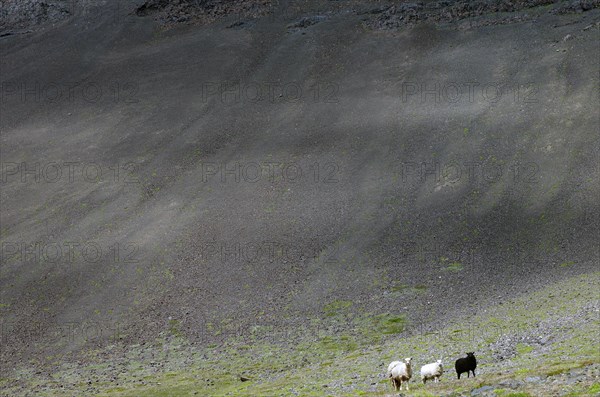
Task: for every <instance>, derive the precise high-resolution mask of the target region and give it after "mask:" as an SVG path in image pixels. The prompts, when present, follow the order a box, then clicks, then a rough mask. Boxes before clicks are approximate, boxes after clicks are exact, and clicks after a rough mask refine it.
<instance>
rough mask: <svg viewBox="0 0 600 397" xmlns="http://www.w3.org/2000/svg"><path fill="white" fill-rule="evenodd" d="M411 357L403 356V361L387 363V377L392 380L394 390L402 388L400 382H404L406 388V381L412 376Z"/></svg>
mask: <svg viewBox="0 0 600 397" xmlns="http://www.w3.org/2000/svg"><path fill="white" fill-rule="evenodd" d="M411 361H412V357H408V358H405V359H404V361H393V362H392V363H391V364H390V365H388V378H390V381H391V382H392V386H393V387H394V390H396V391H399V390H402V383H403V382H404V383H406V390H408V381H409V380H410V378H411V377H412V366H411Z"/></svg>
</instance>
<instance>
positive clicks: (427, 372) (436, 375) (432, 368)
mask: <svg viewBox="0 0 600 397" xmlns="http://www.w3.org/2000/svg"><path fill="white" fill-rule="evenodd" d="M443 373H444V367H443V366H442V360H437V361H436V362H435V363H431V364H425V365H423V366H422V367H421V380H422V381H423V384H425V383H426V382H427V381H428V380H430V379H433V381H434V382H436V383H437V382H439V381H440V377H441V376H442V374H443Z"/></svg>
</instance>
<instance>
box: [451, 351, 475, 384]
mask: <svg viewBox="0 0 600 397" xmlns="http://www.w3.org/2000/svg"><path fill="white" fill-rule="evenodd" d="M454 368H456V375H457V376H458V379H460V374H462V373H463V372H466V373H467V377H471V374H470V373H469V371H471V372H473V377H475V368H477V359H475V353H473V352H471V353H467V357H463V358H459V359H458V360H456V363H455V364H454Z"/></svg>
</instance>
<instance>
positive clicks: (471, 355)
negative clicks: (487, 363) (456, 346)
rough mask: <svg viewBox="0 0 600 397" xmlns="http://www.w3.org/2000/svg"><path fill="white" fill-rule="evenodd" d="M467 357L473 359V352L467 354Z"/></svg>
mask: <svg viewBox="0 0 600 397" xmlns="http://www.w3.org/2000/svg"><path fill="white" fill-rule="evenodd" d="M467 357H473V358H475V352H470V353H467Z"/></svg>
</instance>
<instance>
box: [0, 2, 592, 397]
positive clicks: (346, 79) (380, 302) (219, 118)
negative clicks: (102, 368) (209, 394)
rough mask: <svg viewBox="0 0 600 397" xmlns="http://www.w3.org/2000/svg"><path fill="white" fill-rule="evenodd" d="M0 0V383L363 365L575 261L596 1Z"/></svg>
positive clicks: (526, 290)
mask: <svg viewBox="0 0 600 397" xmlns="http://www.w3.org/2000/svg"><path fill="white" fill-rule="evenodd" d="M1 4H2V8H1V9H0V31H1V32H3V33H2V35H3V37H1V38H0V71H1V74H0V87H1V91H2V92H1V97H0V130H1V131H2V135H1V138H0V144H1V146H0V156H1V161H0V162H1V165H2V167H1V170H0V171H1V175H0V176H1V179H0V184H1V189H0V199H1V200H0V210H1V219H0V221H1V222H0V223H1V224H0V240H1V241H0V243H1V247H2V252H1V255H2V258H1V259H2V264H1V267H0V315H1V320H2V349H1V352H0V355H1V358H2V363H3V365H2V379H3V381H2V382H3V383H0V385H2V386H3V387H4V386H6V387H7V388H8V387H10V388H13V387H22V388H20V389H11V390H19V392H23V393H26V392H27V390H29V389H28V388H30V387H31V384H29V385H28V386H23V379H25V378H26V377H27V376H28V375H27V374H32V373H33V374H35V373H36V372H38V371H49V372H48V373H53V371H59V370H60V371H63V370H65V365H66V366H70V365H76V364H75V363H77V365H83V366H85V365H87V364H88V363H91V362H96V361H94V360H96V359H98V358H102V357H104V358H105V360H106V361H105V362H111V363H114V362H121V361H120V360H125V361H126V362H128V361H127V360H126V359H125V358H124V357H125V353H124V352H125V351H127V350H128V349H129V348H130V347H132V346H137V347H136V348H135V349H140V350H139V354H141V355H144V357H146V358H148V357H162V356H161V354H162V353H161V351H162V350H161V349H162V347H163V346H167V345H168V346H171V345H170V344H171V343H176V344H182V346H184V345H185V346H186V347H185V349H189V350H187V351H186V354H185V355H184V356H185V359H183V358H182V359H181V361H178V363H179V364H169V365H180V364H181V363H182V362H185V360H196V359H198V356H197V355H198V354H208V353H204V350H199V349H204V348H206V347H207V346H217V347H218V349H221V350H219V353H218V354H217V353H215V354H216V355H215V356H214V360H215V361H211V362H212V363H213V364H214V365H215V367H216V368H220V367H223V366H224V365H225V364H224V363H223V362H222V361H221V360H222V358H223V357H224V356H223V355H220V354H221V353H223V352H226V353H232V352H231V349H233V350H236V349H238V348H239V349H242V350H244V349H246V348H244V347H241V346H250V347H252V346H263V345H262V344H263V343H266V342H267V341H268V343H269V349H270V350H269V351H277V349H284V350H285V351H287V352H288V353H289V352H293V350H289V349H290V348H291V347H292V346H303V344H304V343H309V342H310V343H312V342H314V341H321V342H320V343H323V344H324V346H337V344H338V343H341V344H342V345H343V346H345V347H343V348H342V349H341V351H343V352H348V351H350V350H352V349H350V347H354V348H355V349H367V350H369V351H371V353H372V356H370V357H371V358H370V360H372V361H369V366H367V365H365V367H364V369H361V371H360V372H359V373H360V374H363V375H364V376H365V377H367V376H368V377H373V378H369V381H370V382H375V380H372V379H375V378H377V376H378V373H377V372H375V373H371V372H369V371H372V367H370V365H371V364H374V363H375V362H376V360H380V361H381V357H384V358H385V359H387V358H391V356H390V357H387V356H385V355H383V353H382V352H383V351H384V350H385V349H388V347H389V346H391V345H389V344H390V343H391V344H393V343H396V342H395V341H397V340H398V339H399V338H400V339H403V338H404V337H405V335H406V333H407V332H414V330H415V329H424V330H426V331H427V330H430V329H435V328H436V327H442V328H444V329H446V328H447V327H451V324H453V323H454V322H455V321H456V320H457V319H469V318H472V319H478V318H483V317H485V315H486V313H488V312H489V311H490V310H495V309H493V308H497V307H498V306H499V305H501V304H502V303H503V302H506V301H510V300H514V299H521V300H523V299H525V300H526V299H527V297H529V296H533V297H535V296H536V295H531V294H536V293H538V292H539V291H543V290H544V289H545V288H551V287H550V286H553V285H556V283H559V282H561V281H562V280H566V279H571V278H576V277H579V276H581V277H584V278H585V275H590V274H593V273H592V272H594V271H595V270H597V268H598V263H599V261H600V252H599V249H598V244H597V241H598V237H599V231H600V219H599V215H600V214H599V208H598V200H597V198H598V197H599V196H600V183H599V182H598V181H599V180H600V178H599V177H600V169H599V166H598V164H599V163H598V159H599V154H600V145H599V140H598V127H599V121H600V120H599V114H598V110H597V109H598V106H597V105H598V92H599V91H598V87H599V76H598V67H599V64H598V62H599V56H600V54H599V47H598V34H599V28H600V24H599V21H600V9H599V8H598V7H599V6H598V2H596V1H577V2H572V1H569V2H566V1H554V2H551V1H508V2H507V1H505V2H498V1H495V0H489V1H479V2H473V1H459V2H444V1H423V2H403V1H380V2H361V1H326V0H319V1H307V2H295V1H282V0H280V1H277V2H275V1H249V0H248V1H246V0H239V1H237V0H236V1H231V2H226V1H216V0H214V1H213V0H210V1H192V0H178V1H175V0H173V1H167V0H160V1H159V0H148V1H144V0H124V1H118V2H116V1H108V0H107V1H100V2H91V1H84V0H81V1H72V2H61V1H58V0H57V1H50V0H46V1H42V0H37V1H34V0H30V1H23V2H13V1H10V0H8V1H3V2H2V3H1ZM65 4H68V6H66V5H65ZM65 7H66V8H65ZM61 10H62V11H61ZM590 277H591V276H590ZM588 297H589V298H590V300H593V296H588ZM532 299H533V298H532ZM563 304H564V305H567V306H568V302H567V301H564V302H563ZM590 305H592V304H591V303H590ZM594 307H596V306H593V305H592V306H585V307H584V306H582V308H579V309H577V310H580V311H581V313H584V314H581V316H582V317H581V318H582V319H583V318H585V319H586V321H583V320H582V321H581V323H582V324H586V323H587V319H588V317H585V316H588V315H589V313H592V314H593V313H594V312H593V310H595V309H594ZM562 309H564V308H563V307H562V306H561V310H562ZM590 310H591V311H590ZM566 312H569V310H566ZM577 313H579V311H577V312H573V313H569V315H574V316H578V315H579V314H577ZM540 316H541V314H540ZM498 318H499V321H503V320H502V318H501V317H498ZM534 319H535V318H534ZM537 320H539V321H538V322H542V321H543V320H544V318H542V317H540V318H538V319H537ZM530 325H531V327H533V326H534V325H533V324H530ZM540 326H541V327H543V325H540ZM305 327H308V330H307V329H306V328H305ZM315 329H316V331H315ZM311 330H312V331H311ZM373 331H374V332H373ZM557 332H558V331H556V332H555V331H552V333H553V334H556V333H557ZM544 335H545V333H544V332H542V331H540V333H539V336H540V337H542V338H543V337H544ZM342 336H343V337H344V338H345V339H343V340H338V339H336V338H341V337H342ZM534 336H535V335H533V334H532V335H529V337H534ZM520 337H521V336H519V338H520ZM523 337H527V335H526V336H523ZM331 338H334V339H333V340H331ZM489 338H490V340H489V341H486V343H483V342H481V343H479V342H478V344H477V346H478V347H479V348H480V349H486V350H484V351H485V353H482V354H485V355H486V356H485V357H486V360H488V361H487V362H488V365H490V367H489V368H496V361H501V360H500V357H504V358H506V359H511V360H512V359H513V356H506V355H507V354H513V353H514V351H517V350H518V349H517V346H518V343H524V342H517V344H516V345H515V344H514V343H513V342H514V340H513V339H512V338H511V341H505V340H502V339H501V338H494V339H493V340H492V336H489ZM519 340H520V339H519ZM174 341H175V342H174ZM232 341H234V342H232ZM231 343H234V344H233V345H232V344H231ZM328 343H332V344H333V345H328ZM494 343H496V344H497V346H499V347H498V351H496V350H493V349H492V348H491V347H490V345H493V344H494ZM573 343H575V342H573ZM347 345H349V346H350V347H348V346H347ZM140 346H142V347H140ZM143 346H146V347H147V348H148V350H144V349H146V347H143ZM228 346H229V347H228ZM231 346H234V347H231ZM502 346H506V349H504V348H503V347H502ZM563 347H564V349H567V347H565V346H563ZM447 348H448V355H449V356H450V355H453V354H458V353H460V352H461V351H460V350H458V351H455V350H453V349H454V347H452V346H448V347H447ZM465 348H466V346H465ZM107 349H108V350H107ZM111 349H112V350H111ZM185 349H184V350H185ZM228 349H229V350H228ZM286 349H287V350H286ZM373 349H375V350H373ZM377 349H384V350H381V351H380V352H379V353H382V354H381V355H379V356H378V355H377V354H376V352H377ZM515 349H517V350H515ZM326 350H327V349H326ZM338 350H340V349H337V348H333V350H332V351H334V352H338ZM504 350H506V352H505V351H504ZM584 350H585V349H584ZM136 351H137V350H136ZM249 351H253V350H251V349H250V350H249ZM328 351H329V350H328ZM352 351H354V350H352ZM357 351H358V350H357ZM386 351H387V350H386ZM200 352H203V353H200ZM253 352H255V353H256V354H257V357H262V358H263V360H268V359H269V357H270V355H269V354H270V353H265V351H262V350H261V351H258V352H256V351H253ZM482 352H483V351H482ZM238 353H239V354H242V353H243V351H240V352H237V353H236V354H238ZM564 353H565V355H567V356H568V357H569V356H570V354H572V355H573V356H574V357H575V356H577V357H579V356H585V357H584V358H582V359H581V360H580V361H582V362H583V361H585V362H586V363H587V364H585V365H583V364H582V366H581V368H583V369H581V371H584V372H585V373H586V374H587V373H588V372H586V371H588V365H594V364H595V363H597V362H598V360H596V359H595V358H593V357H592V358H590V355H589V354H587V353H585V354H579V353H577V352H575V351H571V352H569V351H568V350H566V351H565V352H564ZM223 354H224V353H223ZM290 354H291V353H290ZM336 354H337V353H336ZM344 354H345V353H344ZM431 354H434V352H433V351H432V352H431ZM242 355H243V354H242ZM193 357H195V358H193ZM200 357H203V356H200ZM207 357H209V356H207ZM211 357H212V356H211ZM282 357H283V356H282ZM319 357H320V358H319ZM335 357H337V356H335V355H334V356H327V357H321V356H318V355H317V356H315V357H312V358H310V357H307V358H306V359H307V360H309V361H310V362H311V363H312V364H315V365H316V363H317V361H318V360H320V359H322V360H324V361H328V360H332V359H334V358H335ZM553 357H554V356H553ZM146 358H144V360H142V359H141V358H140V360H139V361H140V362H144V363H146V362H148V363H147V365H149V366H152V368H154V369H156V371H157V373H163V372H168V368H167V367H166V366H167V364H160V363H162V362H163V361H161V360H162V359H159V358H148V360H146ZM351 358H352V357H350V358H348V357H346V358H345V359H344V360H346V359H351ZM426 358H427V354H426V352H422V359H423V360H425V359H426ZM132 360H133V359H132ZM136 360H137V359H136ZM311 360H317V361H311ZM380 361H377V364H376V365H379V364H380ZM542 361H543V360H542ZM542 361H540V362H539V367H540V368H542V367H544V365H545V364H544V362H542ZM588 361H590V362H588ZM150 362H154V364H150ZM164 362H165V363H166V361H164ZM244 362H245V363H246V361H244ZM345 362H346V361H345ZM347 362H350V361H347ZM321 363H322V362H321ZM381 363H383V361H381ZM312 364H311V365H312ZM144 365H146V364H144ZM161 365H165V367H160V366H161ZM254 365H256V366H257V367H256V368H257V371H258V373H260V368H262V367H261V365H262V364H260V363H254ZM297 365H300V363H295V364H294V366H297ZM302 365H304V364H302ZM155 367H156V368H155ZM159 367H160V368H159ZM276 367H277V366H276ZM501 367H502V366H501V365H500V366H499V367H498V368H501ZM73 368H75V367H73ZM277 368H279V367H277ZM285 368H287V367H285ZM306 368H308V369H310V370H311V371H312V370H317V369H318V368H320V367H314V366H308V367H306ZM344 368H345V367H344ZM590 368H591V369H589V371H592V372H593V371H596V369H594V368H596V367H590ZM146 369H148V368H146ZM154 369H153V371H154ZM279 369H281V368H279ZM288 369H289V368H288ZM78 371H80V372H78V373H79V374H80V375H81V376H84V375H83V374H84V373H86V372H85V370H84V369H82V368H79V369H78ZM161 371H162V372H161ZM540 371H541V370H540ZM538 372H539V371H538ZM43 373H46V372H43ZM308 373H310V372H307V373H306V374H308ZM590 373H591V372H590ZM594 373H595V372H594ZM24 374H25V375H24ZM363 375H361V376H363ZM505 375H506V376H507V377H510V373H507V374H505ZM86 376H87V375H86ZM252 376H254V377H256V376H258V375H256V373H253V374H252ZM265 376H266V375H265ZM269 376H271V375H269ZM303 376H304V375H303ZM333 376H334V377H338V376H339V377H341V378H343V379H346V377H345V375H342V374H340V373H337V372H336V373H335V374H334V375H333ZM535 376H538V375H535ZM586 376H587V375H586ZM341 378H340V379H341ZM40 379H41V378H40ZM86 379H87V378H86ZM269 379H271V378H269ZM319 379H320V378H319ZM328 379H329V378H328ZM357 379H358V378H357ZM361 379H362V378H361ZM365 379H366V378H365ZM590 379H591V378H589V377H587V378H586V382H584V383H585V385H586V387H587V386H589V387H592V383H590V382H591V381H590ZM129 380H131V379H129ZM323 380H324V381H326V382H327V383H328V382H329V380H325V378H323ZM78 381H79V380H77V382H78ZM86 381H87V380H86ZM298 381H299V380H298ZM499 381H500V380H499ZM564 381H565V382H566V381H567V380H566V379H565V380H564ZM40 382H42V380H40ZM43 382H45V381H43ZM77 382H75V383H77ZM92 382H93V381H92ZM227 382H229V380H227ZM357 382H358V381H356V382H354V383H357ZM242 383H243V384H244V385H246V384H247V382H242ZM228 384H229V383H228ZM18 385H21V386H18ZM271 385H272V383H271ZM237 386H239V385H238V383H237V381H236V383H235V385H234V386H232V387H234V388H235V387H237ZM338 386H339V387H338ZM244 387H249V389H248V390H249V391H252V392H253V393H258V392H259V391H260V389H252V388H251V387H250V386H244ZM252 387H254V386H252ZM269 387H271V386H269ZM294 387H296V388H298V387H299V386H294ZM7 390H8V389H7ZM103 390H104V389H103ZM221 390H225V389H221ZM235 390H237V389H231V390H229V389H228V391H235ZM265 390H267V389H265ZM268 390H271V389H268ZM298 390H300V389H298ZM344 390H345V389H344V388H343V387H341V385H337V386H335V392H333V391H332V394H334V395H342V394H343V393H344V392H345V391H344ZM352 390H353V392H354V391H356V392H358V391H359V390H363V391H364V390H365V389H363V388H358V385H355V387H354V388H353V389H352ZM377 390H379V389H377V388H374V389H373V390H371V391H372V392H374V393H375V392H377ZM582 390H583V389H582ZM579 391H581V390H579ZM238 392H239V390H238ZM319 393H322V390H321V389H319V392H316V391H315V392H314V393H313V394H315V395H322V394H319ZM336 393H337V394H336ZM258 394H260V393H258ZM255 395H256V394H255ZM288 395H289V394H288Z"/></svg>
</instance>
